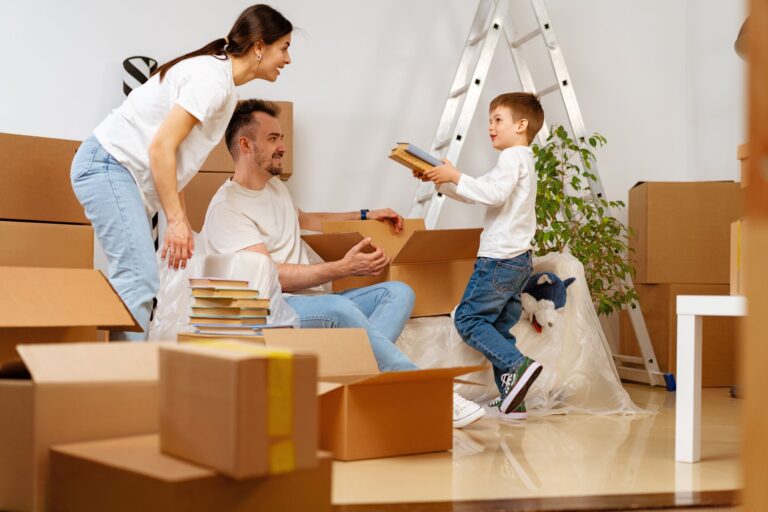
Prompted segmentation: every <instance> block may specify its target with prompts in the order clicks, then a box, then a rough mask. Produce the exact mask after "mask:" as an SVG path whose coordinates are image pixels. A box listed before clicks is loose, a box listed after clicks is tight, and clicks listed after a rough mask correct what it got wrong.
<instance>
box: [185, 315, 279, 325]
mask: <svg viewBox="0 0 768 512" xmlns="http://www.w3.org/2000/svg"><path fill="white" fill-rule="evenodd" d="M189 323H190V324H192V325H197V324H209V325H212V324H219V325H249V326H253V325H263V324H265V323H267V317H265V316H241V317H231V316H218V315H197V316H191V317H189Z"/></svg>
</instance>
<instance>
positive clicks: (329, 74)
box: [0, 0, 744, 227]
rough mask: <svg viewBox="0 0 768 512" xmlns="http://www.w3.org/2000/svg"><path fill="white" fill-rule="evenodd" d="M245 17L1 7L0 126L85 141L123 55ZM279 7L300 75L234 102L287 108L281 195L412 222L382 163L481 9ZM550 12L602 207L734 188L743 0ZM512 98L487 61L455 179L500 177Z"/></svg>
mask: <svg viewBox="0 0 768 512" xmlns="http://www.w3.org/2000/svg"><path fill="white" fill-rule="evenodd" d="M246 5H248V2H246V1H241V0H237V1H235V0H222V1H220V2H217V3H215V4H214V3H211V2H210V1H202V0H185V1H182V0H166V1H162V2H158V1H150V0H135V1H133V2H124V1H120V2H118V1H115V0H104V1H102V2H93V1H86V0H70V1H68V2H61V1H56V0H38V1H37V2H30V1H26V0H0V47H2V48H4V49H5V50H4V55H3V71H2V79H0V98H2V100H0V131H1V132H10V133H24V134H33V135H43V136H51V137H65V138H83V137H86V136H87V135H88V134H89V133H90V131H91V130H92V129H93V127H94V126H95V125H96V124H97V123H98V122H99V121H100V120H101V119H102V118H103V117H104V116H105V115H106V114H107V113H108V112H109V110H110V109H111V108H114V107H115V106H117V105H118V104H119V103H120V101H121V100H122V92H121V77H122V68H121V62H122V60H123V59H124V58H125V57H127V56H131V55H149V56H153V57H155V58H157V59H158V60H159V61H165V60H167V59H170V58H172V57H174V56H176V55H179V54H181V53H183V52H186V51H189V50H192V49H194V48H197V47H199V46H201V45H202V44H204V43H207V42H208V41H210V40H212V39H215V38H217V37H221V36H223V35H225V34H226V33H227V31H228V30H229V27H230V24H231V23H232V21H234V18H235V17H236V16H237V14H238V13H239V12H240V11H241V10H242V8H244V7H245V6H246ZM273 5H274V6H275V7H277V8H278V9H279V10H281V11H282V12H283V13H284V14H285V15H286V16H287V17H288V18H289V19H291V20H292V21H293V22H294V24H295V25H296V26H297V27H299V29H300V30H298V31H297V32H296V33H295V34H294V38H293V45H292V55H293V64H291V65H290V66H289V67H288V68H286V70H285V71H284V72H283V74H282V75H281V77H280V79H279V81H278V82H277V83H275V84H271V83H267V82H256V83H251V84H248V85H247V86H244V87H242V88H241V96H243V97H251V96H263V97H266V98H270V99H282V100H291V101H293V102H295V151H296V154H295V159H294V161H295V175H294V177H293V178H292V179H291V181H290V184H289V185H290V188H291V190H292V192H293V194H294V198H295V200H296V202H297V204H298V205H299V206H300V207H301V208H303V209H305V210H309V211H312V210H353V209H358V208H362V207H367V208H376V207H383V206H392V207H394V208H396V209H398V210H399V211H402V212H405V211H407V210H408V206H409V205H410V200H411V198H412V194H413V191H414V189H415V186H416V184H415V182H414V181H413V180H412V178H411V177H410V174H409V173H408V172H407V171H406V170H405V169H404V168H402V167H400V166H398V165H397V164H394V163H393V162H391V161H389V160H388V159H387V158H386V155H387V154H388V151H389V149H390V147H391V146H392V144H393V143H394V142H397V141H403V140H408V141H411V142H414V143H416V144H418V145H421V146H429V143H430V141H431V138H432V136H433V134H434V130H435V128H436V125H437V121H438V116H439V115H440V112H441V109H442V106H443V101H444V98H445V94H446V93H447V89H448V87H449V85H450V81H451V78H452V76H453V73H454V70H455V67H456V64H457V60H458V56H459V52H460V50H461V47H462V45H463V43H464V39H465V37H466V33H467V31H468V28H469V23H470V21H471V18H472V15H473V13H474V6H475V3H474V2H469V1H467V0H419V1H410V0H382V1H378V2H374V1H365V2H360V1H354V0H324V1H322V2H314V1H308V0H277V1H275V2H273ZM548 6H549V11H550V14H551V16H552V23H553V27H554V29H555V32H556V34H557V36H558V39H559V41H560V43H561V46H562V48H563V52H564V55H565V58H566V61H567V63H568V67H569V70H570V73H571V76H572V81H573V84H574V87H575V89H576V93H577V96H578V98H579V102H580V104H581V108H582V111H583V114H584V119H585V122H586V125H587V128H588V130H595V131H599V132H600V133H602V134H603V135H605V136H606V137H607V138H608V145H607V146H606V147H605V148H604V149H603V150H601V151H600V152H599V154H598V157H599V160H598V164H599V169H600V172H601V175H602V177H603V181H604V184H605V188H606V191H607V193H608V195H609V197H611V198H616V199H625V198H626V196H627V191H628V189H629V188H630V187H631V186H632V184H634V183H635V182H637V181H641V180H696V179H733V178H735V177H736V176H737V162H736V159H735V147H736V145H737V144H739V143H740V142H742V141H743V140H744V115H743V104H744V80H743V76H742V75H743V72H744V66H743V65H742V63H741V62H740V61H739V60H738V58H737V57H736V55H735V53H734V52H733V49H732V47H733V41H734V39H735V37H736V34H737V32H738V29H739V26H740V24H741V21H742V19H743V16H744V7H743V4H742V2H741V1H737V2H734V1H733V0H685V1H683V0H672V1H670V0H646V1H645V2H636V1H630V0H581V1H579V2H573V1H569V0H550V1H549V3H548ZM523 31H524V30H523ZM11 48H13V50H10V49H11ZM534 65H535V66H537V67H544V68H545V67H546V66H543V65H541V63H539V65H537V64H536V63H534ZM518 87H519V86H518V83H517V81H516V79H515V77H514V73H513V72H512V71H511V61H510V60H509V59H508V58H507V57H506V55H503V54H502V52H498V54H497V58H496V60H495V61H494V67H493V70H492V71H491V74H490V76H489V81H488V83H487V86H486V90H485V94H484V96H483V98H482V99H481V105H482V107H481V108H480V109H479V115H478V116H476V118H475V121H474V123H473V126H472V129H471V133H470V136H469V138H468V141H467V144H466V145H465V151H464V155H463V157H462V159H461V161H460V162H458V164H459V167H460V168H464V169H465V170H466V171H467V172H470V173H472V174H478V173H481V172H484V171H485V170H487V169H488V168H490V166H491V165H492V164H493V162H494V159H495V155H494V152H493V151H492V149H490V145H489V144H488V140H487V138H486V133H485V123H486V116H485V113H484V112H485V106H486V105H487V104H488V102H489V101H490V99H491V98H492V97H493V96H494V95H496V94H497V93H499V92H503V91H509V90H515V89H517V88H518ZM545 106H546V107H547V114H548V116H549V117H551V118H556V115H555V114H554V110H555V109H550V107H549V104H548V103H546V104H545ZM554 120H555V121H557V119H554ZM447 204H448V206H447V207H446V208H445V209H444V215H443V217H442V218H441V223H440V224H441V226H442V227H462V226H475V225H478V224H479V223H480V221H481V216H482V211H481V210H480V209H479V208H474V207H471V206H465V205H456V204H450V203H447ZM622 217H623V214H622Z"/></svg>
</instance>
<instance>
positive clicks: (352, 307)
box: [286, 281, 417, 372]
mask: <svg viewBox="0 0 768 512" xmlns="http://www.w3.org/2000/svg"><path fill="white" fill-rule="evenodd" d="M414 298H415V295H414V293H413V290H412V289H411V287H410V286H408V285H407V284H404V283H400V282H397V281H391V282H385V283H379V284H374V285H372V286H364V287H363V288H353V289H351V290H344V291H343V292H340V293H329V294H327V295H292V296H290V297H287V298H286V301H287V302H288V304H289V305H290V306H291V307H292V308H293V309H294V310H295V311H296V313H297V314H298V315H299V318H300V319H301V326H302V327H362V328H364V329H365V330H366V331H367V332H368V338H369V339H370V341H371V348H372V349H373V354H374V355H375V356H376V362H377V363H378V365H379V369H380V370H381V371H385V372H387V371H398V370H415V369H417V367H416V365H415V364H413V363H412V362H411V360H410V359H408V357H407V356H406V355H405V354H403V353H402V352H401V351H400V349H399V348H397V347H396V346H395V342H396V341H397V338H399V337H400V333H401V332H403V327H405V322H406V321H408V318H409V317H410V316H411V311H412V310H413V301H414Z"/></svg>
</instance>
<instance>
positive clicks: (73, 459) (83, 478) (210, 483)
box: [51, 435, 331, 512]
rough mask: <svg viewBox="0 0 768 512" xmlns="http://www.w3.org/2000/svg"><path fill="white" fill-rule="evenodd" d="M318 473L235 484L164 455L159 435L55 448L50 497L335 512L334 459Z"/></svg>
mask: <svg viewBox="0 0 768 512" xmlns="http://www.w3.org/2000/svg"><path fill="white" fill-rule="evenodd" d="M317 458H318V459H319V464H318V466H317V467H316V468H315V469H308V470H303V471H295V472H293V473H287V474H284V475H279V476H272V477H269V478H258V479H251V480H244V481H240V482H238V481H236V480H231V479H229V478H226V477H224V476H220V475H217V474H216V473H214V472H213V470H211V469H208V468H203V467H200V466H196V465H193V464H191V463H188V462H185V461H183V460H179V459H175V458H173V457H169V456H167V455H163V454H162V453H160V451H159V439H158V436H156V435H150V436H138V437H126V438H121V439H110V440H107V441H99V442H88V443H78V444H68V445H61V446H56V447H54V448H53V449H52V450H51V497H52V501H53V502H54V503H55V504H56V506H55V509H54V510H56V511H59V512H69V511H72V512H81V511H86V510H89V511H90V510H94V511H95V510H105V511H106V510H109V511H110V512H123V511H125V512H137V511H140V512H155V511H156V512H177V511H178V512H181V511H183V512H198V511H199V512H210V511H214V510H221V511H225V510H226V511H228V512H235V511H251V510H252V511H262V512H310V511H311V512H330V510H331V459H330V456H329V455H328V454H324V453H318V454H317Z"/></svg>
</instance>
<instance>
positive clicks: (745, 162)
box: [736, 144, 749, 188]
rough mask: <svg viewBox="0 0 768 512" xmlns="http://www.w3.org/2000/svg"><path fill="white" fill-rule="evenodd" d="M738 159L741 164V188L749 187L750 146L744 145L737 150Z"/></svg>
mask: <svg viewBox="0 0 768 512" xmlns="http://www.w3.org/2000/svg"><path fill="white" fill-rule="evenodd" d="M736 158H738V159H739V162H740V164H741V188H746V187H747V186H749V144H742V145H741V146H739V148H738V149H737V150H736Z"/></svg>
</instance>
